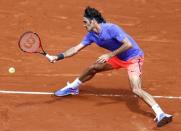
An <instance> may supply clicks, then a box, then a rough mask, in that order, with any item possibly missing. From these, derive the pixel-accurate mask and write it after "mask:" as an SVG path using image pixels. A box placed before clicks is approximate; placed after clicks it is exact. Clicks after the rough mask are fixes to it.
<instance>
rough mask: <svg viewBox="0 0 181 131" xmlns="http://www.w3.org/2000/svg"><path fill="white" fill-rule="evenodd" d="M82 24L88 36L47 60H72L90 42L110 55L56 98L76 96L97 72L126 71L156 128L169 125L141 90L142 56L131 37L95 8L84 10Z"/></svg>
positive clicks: (60, 92) (99, 61)
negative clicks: (151, 110)
mask: <svg viewBox="0 0 181 131" xmlns="http://www.w3.org/2000/svg"><path fill="white" fill-rule="evenodd" d="M83 23H84V27H85V28H86V29H87V31H88V33H87V34H86V35H85V37H84V39H83V40H82V41H81V42H80V44H78V45H76V46H74V47H72V48H70V49H68V50H66V51H65V52H63V53H60V54H58V55H51V59H49V61H50V62H55V61H58V60H63V59H64V58H67V57H71V56H73V55H75V54H77V53H78V52H79V51H80V50H82V49H83V48H85V47H87V46H89V45H91V44H92V43H96V44H97V45H98V46H99V47H102V48H105V49H107V50H109V51H110V52H109V53H106V54H103V55H101V56H100V57H99V58H98V59H97V61H96V62H95V63H94V64H92V65H91V66H90V67H88V68H87V69H86V70H85V71H84V72H83V73H82V74H81V75H80V76H79V77H78V78H76V79H75V80H74V81H73V82H72V83H69V82H68V83H67V85H66V86H65V87H64V88H62V89H59V90H57V91H56V92H55V96H67V95H77V94H79V86H80V85H81V84H82V83H84V82H86V81H88V80H91V79H92V78H93V77H94V76H95V74H96V73H99V72H102V71H108V70H113V69H119V68H125V69H127V72H128V77H129V81H130V85H131V88H132V91H133V93H135V94H136V95H137V96H139V97H140V98H142V99H143V100H144V101H145V102H146V103H147V104H148V105H150V107H152V109H153V111H154V112H155V116H156V118H155V120H156V122H157V126H158V127H161V126H163V125H165V124H167V123H169V122H171V121H172V117H173V116H172V115H169V114H166V113H164V112H163V110H162V109H161V108H160V106H159V105H158V103H157V102H156V101H155V100H154V99H153V97H152V96H151V95H150V94H149V93H147V92H146V91H144V90H143V89H142V87H141V86H142V85H141V74H142V71H141V67H142V65H143V62H144V53H143V51H142V50H141V49H140V47H139V46H138V44H137V43H136V42H135V41H134V40H133V38H132V37H131V36H130V35H128V34H127V33H126V32H125V31H124V30H123V29H122V28H120V27H119V26H118V25H115V24H113V23H106V21H105V19H104V18H103V17H102V15H101V13H100V12H99V11H98V10H97V9H95V8H91V7H87V8H86V9H85V12H84V17H83Z"/></svg>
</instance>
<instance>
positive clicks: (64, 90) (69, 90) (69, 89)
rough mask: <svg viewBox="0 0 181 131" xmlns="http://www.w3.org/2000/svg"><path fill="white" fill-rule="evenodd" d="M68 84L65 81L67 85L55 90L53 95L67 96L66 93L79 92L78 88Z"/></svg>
mask: <svg viewBox="0 0 181 131" xmlns="http://www.w3.org/2000/svg"><path fill="white" fill-rule="evenodd" d="M69 85H70V84H69V83H67V86H65V87H64V88H62V89H60V90H57V91H55V93H54V95H55V96H67V95H78V94H79V88H78V87H77V88H72V87H70V86H69Z"/></svg>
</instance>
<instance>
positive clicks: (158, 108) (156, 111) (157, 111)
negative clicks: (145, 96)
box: [152, 104, 164, 116]
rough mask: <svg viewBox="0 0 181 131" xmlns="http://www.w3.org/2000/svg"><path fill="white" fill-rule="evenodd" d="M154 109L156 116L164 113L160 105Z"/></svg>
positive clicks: (154, 106) (153, 107) (156, 105)
mask: <svg viewBox="0 0 181 131" xmlns="http://www.w3.org/2000/svg"><path fill="white" fill-rule="evenodd" d="M152 109H153V111H154V112H155V114H156V116H159V115H160V114H162V113H164V112H163V110H162V109H161V108H160V106H159V105H158V104H155V105H153V106H152Z"/></svg>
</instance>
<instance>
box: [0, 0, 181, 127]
mask: <svg viewBox="0 0 181 131" xmlns="http://www.w3.org/2000/svg"><path fill="white" fill-rule="evenodd" d="M87 5H90V6H93V7H96V8H98V9H100V10H101V11H102V13H103V15H104V17H105V18H106V19H107V21H110V22H113V23H116V24H118V25H120V26H121V27H123V28H124V30H126V32H128V33H129V34H131V35H132V36H133V38H135V40H136V41H137V42H138V43H139V45H140V46H141V47H142V48H143V50H144V52H145V63H144V68H143V72H144V74H143V85H144V87H143V88H144V89H145V90H146V91H148V92H149V93H151V94H152V95H162V96H181V88H180V85H181V81H180V76H181V72H180V71H179V70H180V65H181V55H180V48H181V45H180V43H181V38H180V34H181V30H180V29H181V15H180V14H181V7H180V5H181V1H180V0H164V1H161V0H160V1H158V0H121V1H119V0H109V1H108V0H104V1H103V0H99V1H93V0H87V1H83V0H79V1H78V0H71V1H68V0H67V1H63V0H46V1H42V0H1V1H0V30H1V32H0V40H1V43H0V90H16V91H46V92H53V91H55V90H57V89H59V88H62V87H63V86H64V85H65V84H66V82H67V81H73V80H74V79H75V78H76V76H78V75H79V74H80V73H81V72H82V71H83V70H84V68H86V67H87V66H89V65H90V64H92V63H94V62H95V60H96V59H97V57H99V56H100V55H101V54H103V53H105V52H107V51H105V50H103V49H100V48H99V47H97V46H95V45H91V46H89V47H87V48H85V49H84V50H83V51H81V52H80V54H78V55H76V56H74V57H72V58H70V59H66V60H64V61H60V62H57V63H55V64H51V63H49V62H48V61H47V59H46V58H44V57H42V56H41V55H36V54H26V53H23V52H21V51H20V50H19V48H18V45H17V41H18V38H19V36H20V35H21V34H22V33H23V32H25V31H30V30H31V31H34V32H37V33H39V34H40V36H41V39H42V42H43V46H44V48H45V49H46V50H47V51H48V52H49V53H50V54H56V53H59V52H61V51H64V50H65V49H68V48H69V47H71V46H73V45H75V44H78V43H79V42H80V41H81V40H82V38H83V36H84V34H85V33H86V31H85V29H84V27H83V23H82V15H83V11H84V8H85V7H86V6H87ZM11 66H13V67H15V68H16V73H15V74H9V73H8V68H9V67H11ZM87 93H93V94H95V95H96V94H107V95H111V94H124V95H127V96H125V97H114V96H113V97H111V96H110V97H99V96H95V95H93V96H89V95H86V94H87ZM132 96H133V94H132V93H131V90H130V87H129V83H128V79H127V73H126V71H125V70H117V71H110V72H105V73H101V74H98V75H97V76H96V77H95V78H94V79H92V80H91V81H89V82H87V83H85V84H84V85H83V86H82V87H81V93H80V95H79V96H70V97H63V98H55V97H51V96H50V95H20V94H19V95H18V94H14V95H12V94H0V130H1V131H125V130H126V131H155V130H156V131H157V130H159V131H180V130H181V108H180V107H181V100H178V99H174V100H171V99H156V100H157V101H158V103H159V104H160V105H161V106H162V108H163V109H164V111H166V112H168V113H171V114H173V115H174V119H173V122H172V123H170V124H168V125H166V126H164V127H162V128H156V126H155V123H154V121H153V118H154V115H153V112H152V110H151V109H150V108H149V107H148V106H147V105H146V104H145V103H144V102H142V101H141V100H140V99H137V98H134V97H132Z"/></svg>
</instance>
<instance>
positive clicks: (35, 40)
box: [18, 31, 46, 55]
mask: <svg viewBox="0 0 181 131" xmlns="http://www.w3.org/2000/svg"><path fill="white" fill-rule="evenodd" d="M18 45H19V48H20V49H21V50H22V51H24V52H27V53H40V54H43V55H46V53H45V51H44V50H43V48H42V45H41V40H40V37H39V35H38V34H37V33H34V32H32V31H27V32H25V33H23V34H22V35H21V37H20V39H19V42H18Z"/></svg>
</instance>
